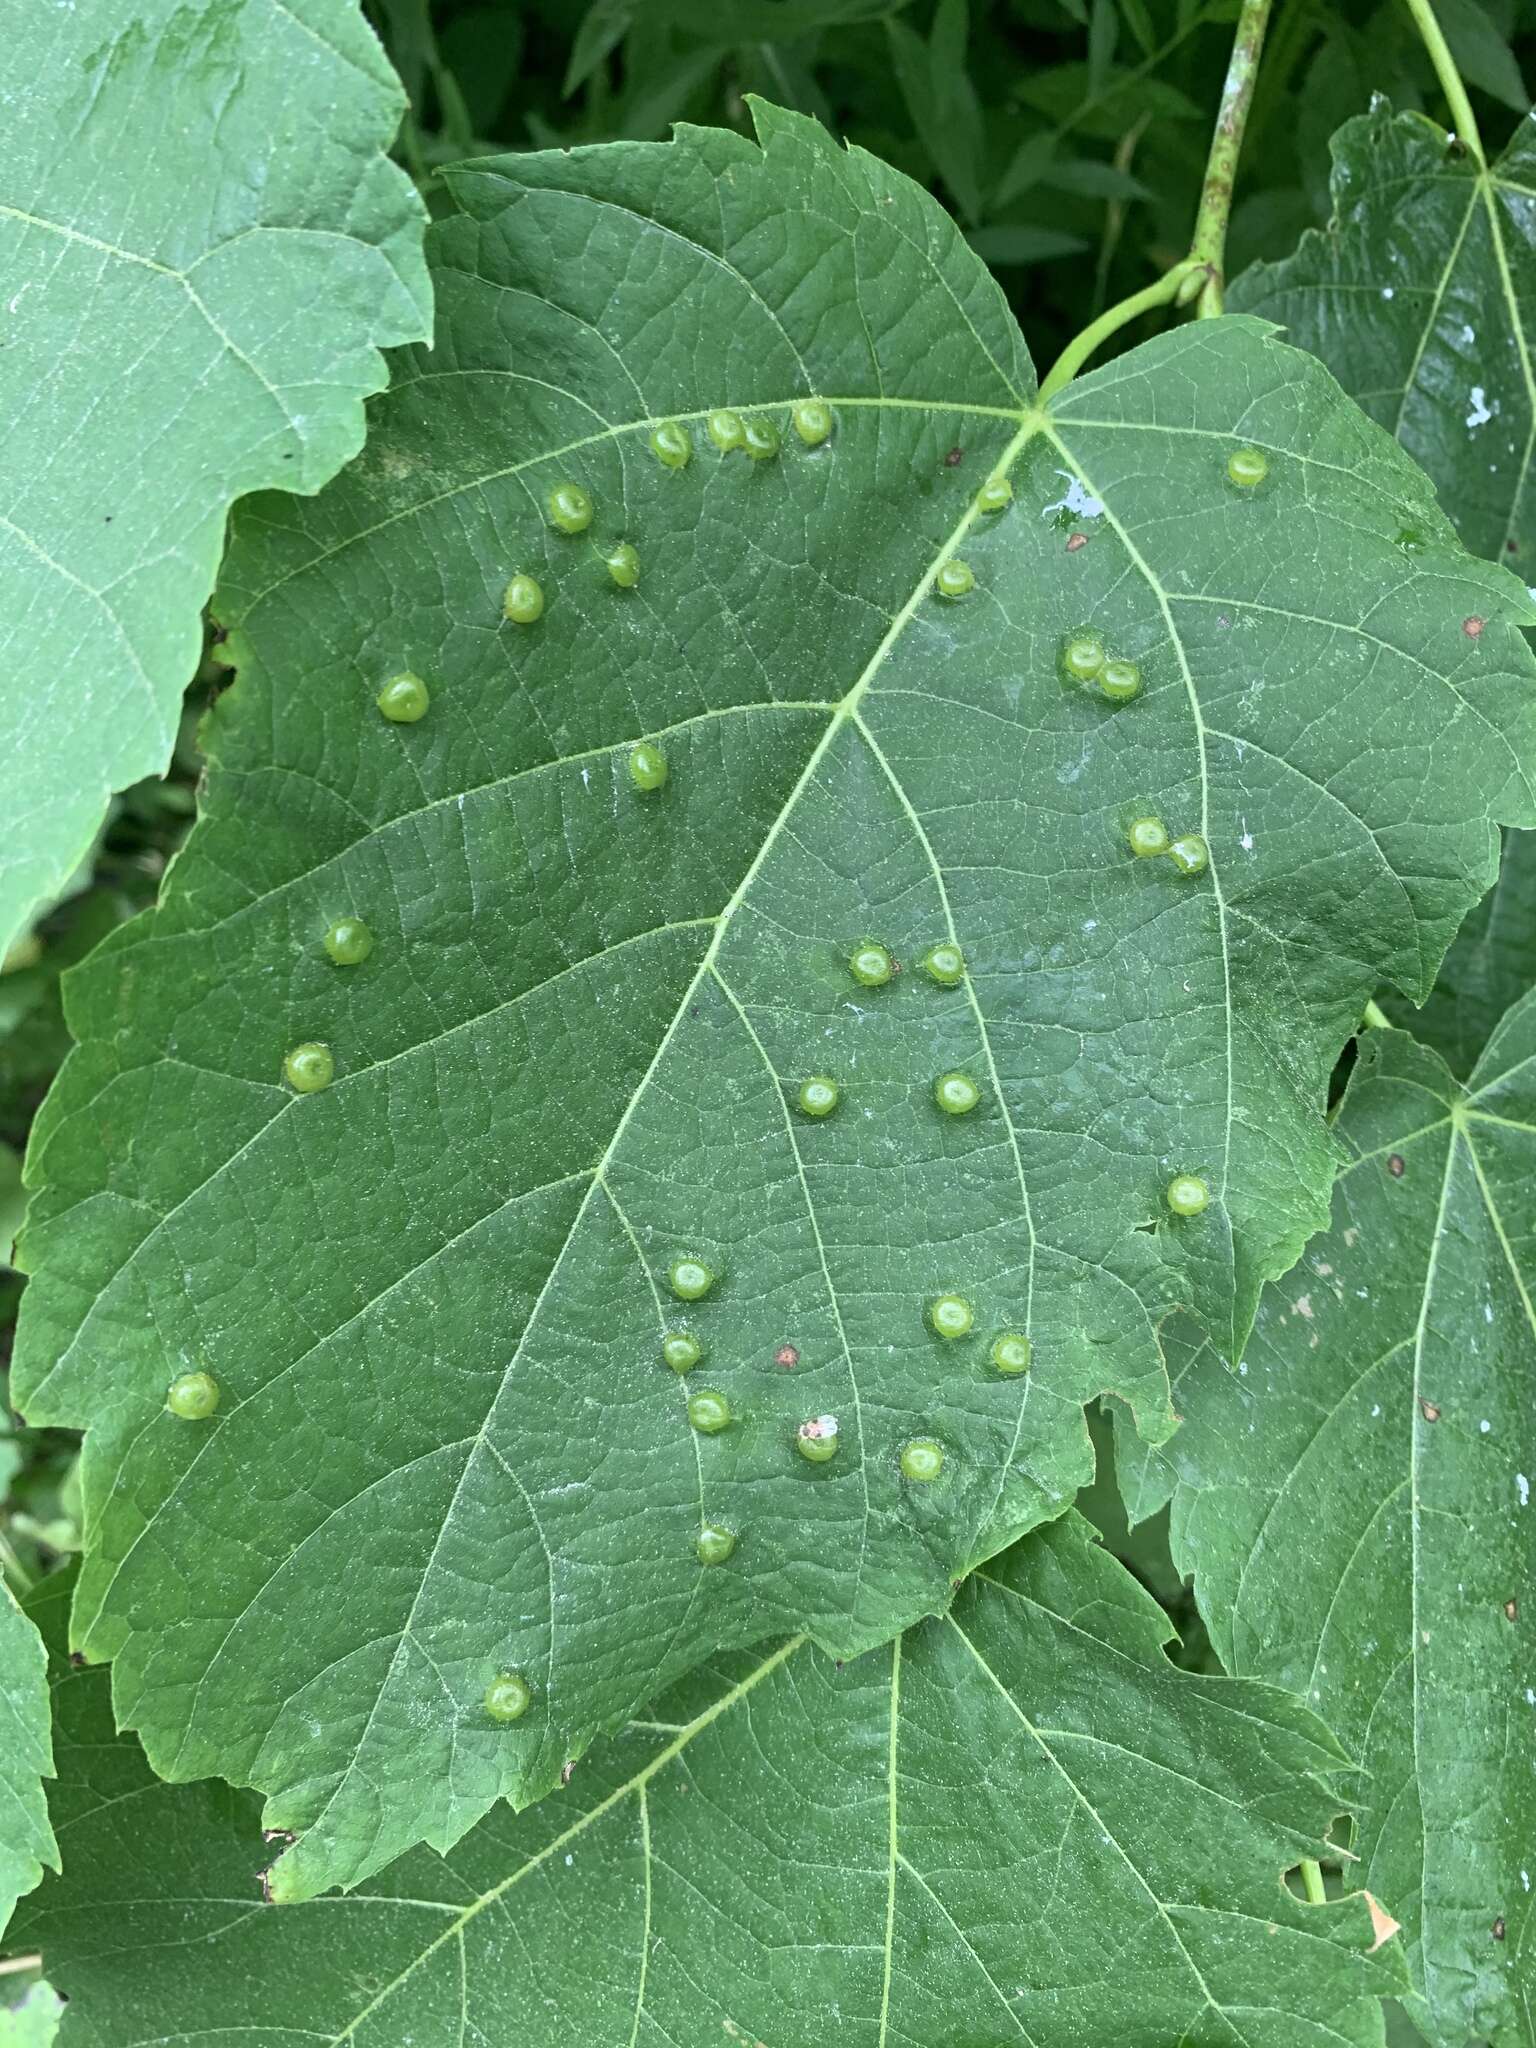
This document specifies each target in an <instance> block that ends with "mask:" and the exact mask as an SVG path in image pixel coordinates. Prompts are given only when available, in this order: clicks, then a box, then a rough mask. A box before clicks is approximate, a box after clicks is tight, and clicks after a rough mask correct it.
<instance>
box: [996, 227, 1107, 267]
mask: <svg viewBox="0 0 1536 2048" xmlns="http://www.w3.org/2000/svg"><path fill="white" fill-rule="evenodd" d="M966 240H967V241H968V242H969V243H970V245H971V247H972V248H973V249H974V250H975V251H976V254H977V255H978V256H979V257H980V258H981V259H982V261H983V262H984V263H990V264H992V265H994V266H995V267H996V268H997V269H1000V270H1001V269H1004V268H1006V267H1008V266H1009V265H1018V264H1026V263H1048V262H1050V261H1052V260H1053V259H1054V258H1056V257H1058V256H1073V255H1076V254H1077V253H1078V251H1079V250H1082V249H1086V248H1087V246H1088V244H1087V243H1086V242H1085V241H1084V240H1083V238H1082V236H1081V235H1070V234H1068V233H1066V232H1065V230H1064V229H1061V228H1034V227H989V228H972V230H971V231H970V233H969V234H968V235H967V236H966Z"/></svg>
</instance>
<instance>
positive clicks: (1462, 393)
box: [1228, 101, 1536, 582]
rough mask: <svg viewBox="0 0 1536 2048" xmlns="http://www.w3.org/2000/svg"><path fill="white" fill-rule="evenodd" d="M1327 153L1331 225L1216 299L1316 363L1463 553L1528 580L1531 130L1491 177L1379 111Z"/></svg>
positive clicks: (1532, 551) (1406, 120) (1534, 180)
mask: <svg viewBox="0 0 1536 2048" xmlns="http://www.w3.org/2000/svg"><path fill="white" fill-rule="evenodd" d="M1332 148H1333V158H1334V164H1333V208H1334V218H1333V222H1332V224H1331V225H1330V227H1329V228H1328V229H1327V230H1326V231H1325V232H1319V231H1316V230H1313V231H1310V232H1308V233H1307V234H1305V235H1303V237H1302V239H1301V242H1300V245H1299V246H1298V248H1297V250H1296V253H1295V254H1294V255H1293V256H1289V257H1287V258H1286V259H1285V260H1284V261H1283V262H1280V263H1256V264H1254V266H1253V267H1252V269H1250V270H1248V271H1246V272H1245V273H1244V274H1243V276H1241V277H1240V278H1238V279H1237V281H1236V283H1235V284H1234V285H1233V286H1232V289H1231V291H1230V293H1229V294H1228V304H1229V306H1230V307H1231V308H1232V310H1233V311H1235V312H1245V313H1261V314H1263V315H1264V316H1265V317H1266V318H1268V319H1271V320H1278V321H1279V322H1280V324H1281V325H1282V326H1283V327H1284V328H1285V330H1286V332H1287V333H1288V335H1289V336H1290V338H1291V339H1292V340H1293V341H1295V342H1297V343H1298V344H1299V345H1300V346H1301V347H1302V348H1306V349H1310V350H1311V351H1312V353H1313V354H1314V355H1317V356H1320V357H1321V358H1322V360H1323V361H1324V362H1325V363H1326V364H1327V365H1328V367H1329V369H1330V370H1332V372H1333V374H1334V375H1335V376H1336V377H1337V378H1338V380H1339V382H1340V383H1341V384H1342V385H1343V386H1344V389H1345V390H1346V391H1347V392H1349V394H1350V396H1351V397H1352V398H1354V399H1356V400H1358V402H1359V403H1360V404H1361V405H1362V406H1364V408H1365V410H1366V411H1367V412H1368V413H1370V415H1371V416H1372V418H1373V419H1377V420H1379V421H1380V422H1381V424H1382V425H1383V426H1384V427H1386V428H1387V429H1388V431H1389V432H1391V433H1393V434H1395V435H1396V436H1397V438H1398V440H1399V441H1400V442H1401V443H1402V445H1403V446H1404V447H1405V448H1406V449H1407V450H1408V452H1409V453H1410V454H1411V455H1412V456H1414V457H1415V459H1416V460H1417V461H1419V462H1420V463H1422V464H1423V466H1424V468H1425V469H1426V470H1428V472H1429V474H1430V476H1431V478H1432V479H1433V480H1434V483H1435V486H1436V488H1437V490H1438V491H1439V493H1440V501H1441V503H1442V505H1443V506H1444V507H1445V509H1446V511H1447V512H1448V513H1449V514H1450V517H1451V519H1452V521H1453V522H1454V523H1455V525H1456V528H1457V530H1458V532H1459V533H1460V534H1461V537H1462V539H1463V540H1464V541H1465V542H1466V544H1467V546H1468V547H1469V548H1471V549H1472V550H1473V551H1474V552H1475V553H1477V554H1480V555H1486V556H1488V557H1489V558H1490V559H1491V560H1495V561H1507V562H1509V563H1510V564H1511V565H1512V566H1513V567H1514V568H1516V569H1518V570H1520V572H1521V573H1522V574H1523V575H1524V577H1525V578H1526V580H1527V582H1536V523H1533V520H1532V507H1531V495H1530V494H1531V478H1532V475H1533V474H1536V471H1533V469H1532V464H1531V455H1532V441H1533V435H1536V366H1533V359H1532V351H1533V342H1532V330H1533V323H1536V121H1532V120H1530V119H1527V120H1524V121H1522V122H1521V123H1520V125H1519V127H1518V128H1517V129H1516V131H1515V134H1514V137H1513V139H1512V141H1511V142H1510V145H1509V147H1508V149H1507V150H1506V151H1505V152H1504V154H1503V156H1502V157H1501V158H1500V159H1499V161H1498V162H1497V163H1496V164H1495V165H1494V166H1493V168H1492V169H1491V170H1490V171H1484V170H1481V169H1480V168H1479V167H1478V165H1477V164H1476V163H1475V162H1474V160H1473V159H1472V158H1471V157H1470V156H1468V155H1466V154H1465V153H1463V154H1461V155H1453V154H1451V153H1450V151H1449V149H1448V146H1447V138H1446V136H1445V134H1444V133H1443V131H1442V130H1440V129H1439V128H1436V127H1435V126H1434V124H1433V123H1432V122H1430V121H1427V120H1426V119H1425V118H1424V116H1423V115H1421V114H1394V113H1393V112H1392V109H1391V107H1390V106H1389V105H1388V104H1387V103H1386V102H1385V101H1383V102H1382V103H1381V104H1380V105H1378V106H1377V107H1376V108H1375V109H1374V110H1373V111H1372V112H1371V113H1369V114H1364V115H1361V116H1360V118H1359V119H1358V120H1354V121H1346V122H1345V124H1344V126H1343V127H1342V128H1341V129H1340V130H1339V131H1338V133H1337V134H1336V135H1335V136H1334V138H1333V143H1332ZM1410 524H1411V522H1410ZM1411 538H1412V536H1410V539H1411Z"/></svg>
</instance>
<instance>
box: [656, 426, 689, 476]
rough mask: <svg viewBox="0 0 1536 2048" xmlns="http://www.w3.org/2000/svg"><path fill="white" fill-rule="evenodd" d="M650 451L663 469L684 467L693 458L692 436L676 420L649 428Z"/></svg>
mask: <svg viewBox="0 0 1536 2048" xmlns="http://www.w3.org/2000/svg"><path fill="white" fill-rule="evenodd" d="M651 453H652V454H653V455H654V456H655V458H656V460H657V461H658V462H659V463H660V464H661V466H662V468H663V469H686V468H687V467H688V464H689V463H690V462H691V461H692V459H693V437H692V435H691V434H690V433H689V432H688V429H687V428H686V427H684V426H680V425H679V424H678V422H677V421H676V420H663V421H662V422H661V424H660V426H656V427H652V429H651Z"/></svg>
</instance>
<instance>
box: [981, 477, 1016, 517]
mask: <svg viewBox="0 0 1536 2048" xmlns="http://www.w3.org/2000/svg"><path fill="white" fill-rule="evenodd" d="M1012 503H1013V485H1012V484H1011V483H1009V481H1008V479H1007V477H1005V476H993V477H988V479H987V481H986V482H985V483H984V484H983V485H982V487H981V489H980V490H979V491H978V492H977V493H976V509H977V511H978V512H1006V511H1007V509H1008V507H1009V506H1010V505H1011V504H1012Z"/></svg>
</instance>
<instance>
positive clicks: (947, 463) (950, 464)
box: [944, 448, 961, 469]
mask: <svg viewBox="0 0 1536 2048" xmlns="http://www.w3.org/2000/svg"><path fill="white" fill-rule="evenodd" d="M960 453H961V451H960V450H959V449H958V448H951V449H950V451H949V453H948V454H947V455H946V456H945V458H944V467H945V468H946V469H954V468H955V467H956V465H957V464H958V463H959V460H960Z"/></svg>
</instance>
